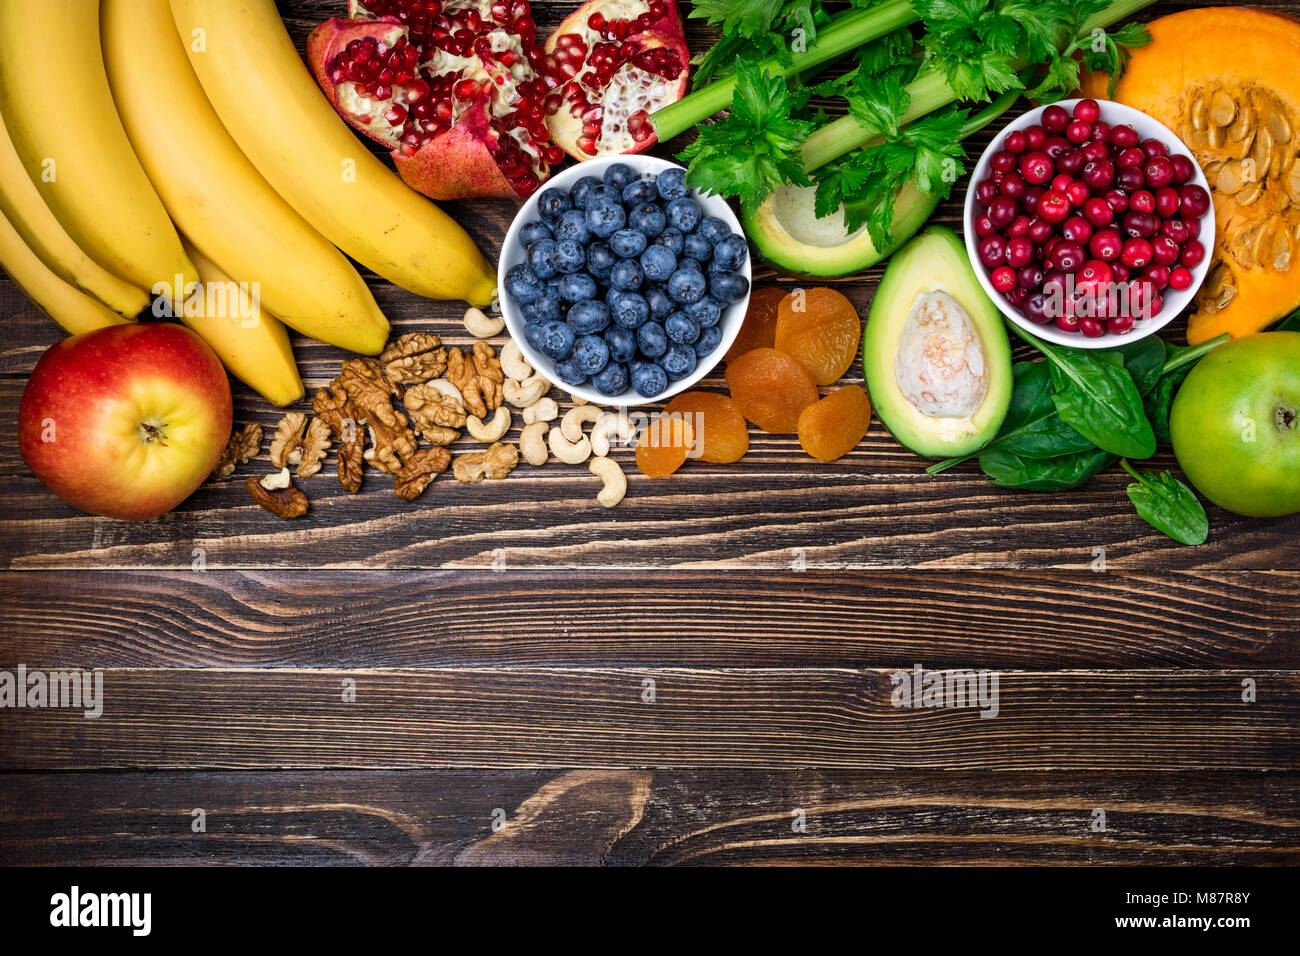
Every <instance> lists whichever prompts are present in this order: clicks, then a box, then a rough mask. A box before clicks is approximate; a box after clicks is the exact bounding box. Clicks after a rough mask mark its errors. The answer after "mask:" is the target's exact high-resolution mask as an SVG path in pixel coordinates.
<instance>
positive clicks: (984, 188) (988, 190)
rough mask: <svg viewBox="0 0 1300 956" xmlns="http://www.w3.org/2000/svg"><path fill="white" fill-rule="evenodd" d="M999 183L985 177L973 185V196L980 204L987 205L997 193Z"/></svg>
mask: <svg viewBox="0 0 1300 956" xmlns="http://www.w3.org/2000/svg"><path fill="white" fill-rule="evenodd" d="M999 188H1000V185H999V184H998V183H995V182H994V181H993V180H991V179H985V180H983V181H981V182H979V183H977V184H976V185H975V198H976V199H977V200H978V201H979V204H980V205H981V206H987V205H988V204H989V203H991V202H992V201H993V197H994V196H996V195H997V194H998V189H999Z"/></svg>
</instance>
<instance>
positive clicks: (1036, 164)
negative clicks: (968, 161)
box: [965, 99, 1214, 348]
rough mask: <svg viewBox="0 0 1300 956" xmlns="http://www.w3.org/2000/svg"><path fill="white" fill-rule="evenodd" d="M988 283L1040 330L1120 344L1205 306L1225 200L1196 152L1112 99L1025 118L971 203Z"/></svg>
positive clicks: (988, 154)
mask: <svg viewBox="0 0 1300 956" xmlns="http://www.w3.org/2000/svg"><path fill="white" fill-rule="evenodd" d="M965 226H966V228H965V232H966V249H967V251H968V252H969V253H970V258H971V263H972V264H973V266H974V268H975V275H976V276H977V277H978V278H979V281H980V283H981V285H983V286H984V291H985V292H987V293H988V294H989V296H990V298H992V299H993V301H994V302H995V303H997V305H998V308H1000V309H1001V310H1002V312H1003V314H1004V315H1006V316H1007V318H1009V319H1010V320H1011V321H1012V322H1014V323H1016V325H1018V326H1019V327H1021V328H1023V329H1025V330H1026V331H1028V332H1029V333H1031V334H1032V335H1035V336H1037V337H1038V338H1041V339H1045V340H1046V341H1049V342H1055V343H1057V344H1060V345H1070V346H1076V347H1079V348H1109V347H1111V346H1115V345H1120V344H1122V343H1124V342H1129V341H1133V340H1134V339H1137V338H1142V337H1144V336H1147V335H1151V334H1153V333H1155V332H1157V331H1159V330H1160V329H1161V328H1163V327H1164V326H1165V325H1167V324H1168V323H1169V322H1170V321H1172V320H1173V318H1174V317H1175V316H1177V315H1178V314H1179V313H1180V312H1181V311H1182V310H1183V309H1184V308H1186V307H1187V306H1188V305H1190V304H1191V301H1192V297H1193V296H1194V295H1195V294H1196V290H1197V289H1198V288H1199V287H1200V285H1201V283H1202V282H1203V281H1204V280H1205V274H1206V272H1207V271H1208V270H1209V267H1210V251H1211V250H1212V249H1213V247H1214V207H1213V204H1212V203H1211V201H1210V187H1209V183H1207V182H1206V180H1205V174H1204V173H1203V172H1201V168H1200V167H1199V166H1198V165H1197V164H1196V162H1195V160H1193V159H1192V156H1191V150H1189V149H1188V148H1187V147H1186V145H1184V144H1183V142H1182V141H1181V140H1179V139H1178V137H1177V136H1175V135H1174V134H1173V133H1172V132H1171V131H1170V130H1169V129H1168V128H1167V127H1165V126H1164V125H1163V124H1161V123H1160V122H1158V121H1156V120H1154V119H1152V118H1151V117H1150V116H1147V115H1146V114H1145V113H1142V112H1140V111H1138V110H1135V109H1132V108H1131V107H1128V106H1124V105H1123V104H1121V103H1114V102H1111V101H1109V100H1101V101H1098V100H1093V99H1078V100H1062V101H1061V102H1059V103H1053V104H1051V105H1049V106H1043V107H1039V108H1038V109H1035V110H1031V111H1030V112H1028V113H1025V114H1024V115H1023V116H1020V117H1019V118H1017V119H1016V120H1014V121H1013V122H1012V123H1010V124H1009V125H1008V126H1007V127H1006V128H1005V129H1003V130H1002V132H1001V133H999V134H998V135H997V136H995V137H994V139H993V142H992V144H991V145H990V146H989V148H988V149H986V150H985V151H984V155H983V156H981V157H980V160H979V163H978V164H976V166H975V171H974V173H973V175H972V176H971V185H970V188H969V189H968V190H967V192H966V206H965Z"/></svg>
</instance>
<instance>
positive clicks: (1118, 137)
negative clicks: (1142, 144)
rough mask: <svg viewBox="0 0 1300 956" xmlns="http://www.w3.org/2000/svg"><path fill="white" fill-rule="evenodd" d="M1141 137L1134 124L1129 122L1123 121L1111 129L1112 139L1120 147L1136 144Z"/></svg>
mask: <svg viewBox="0 0 1300 956" xmlns="http://www.w3.org/2000/svg"><path fill="white" fill-rule="evenodd" d="M1139 139H1140V137H1139V136H1138V134H1137V130H1135V129H1134V128H1133V127H1132V126H1129V125H1128V124H1127V123H1121V124H1119V125H1118V126H1115V127H1112V128H1111V131H1110V141H1111V142H1112V143H1114V144H1115V145H1116V146H1118V147H1119V148H1120V149H1127V148H1129V147H1130V146H1136V145H1137V144H1138V141H1139Z"/></svg>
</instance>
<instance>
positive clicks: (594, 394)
mask: <svg viewBox="0 0 1300 956" xmlns="http://www.w3.org/2000/svg"><path fill="white" fill-rule="evenodd" d="M614 163H626V164H627V165H628V166H630V167H632V169H633V170H634V171H635V172H636V173H638V174H643V173H647V172H649V173H656V174H657V173H660V172H663V170H665V169H680V168H681V167H680V166H679V165H678V164H677V163H672V162H669V161H668V160H666V159H658V158H656V157H654V156H609V157H606V158H603V159H592V160H588V161H587V162H585V163H578V164H577V165H575V166H572V167H570V168H569V169H566V170H564V171H563V172H560V173H557V174H556V175H554V176H552V177H551V178H550V179H549V180H547V181H546V182H545V183H544V184H543V185H542V188H541V189H539V190H538V191H537V192H536V193H534V194H533V195H532V196H530V197H529V198H528V200H527V201H526V202H525V203H524V204H523V206H522V207H521V208H520V210H519V213H518V214H517V215H516V216H515V219H514V222H512V223H511V224H510V229H509V231H508V232H507V233H506V238H505V242H504V243H503V244H502V246H501V261H500V263H499V264H498V266H497V287H498V288H499V289H500V290H501V295H500V304H501V314H502V316H503V317H504V318H505V320H506V328H507V329H508V330H509V332H510V337H511V338H513V339H514V340H515V343H516V344H517V345H518V346H519V349H520V351H521V352H523V353H524V358H526V359H528V364H529V365H531V366H532V367H533V368H535V369H537V371H539V372H541V373H542V376H543V377H544V378H546V379H548V380H550V381H551V382H553V383H554V384H555V385H556V387H557V388H560V389H563V390H566V391H568V392H570V393H572V394H574V395H577V396H578V397H580V398H584V399H586V400H587V401H588V402H591V403H592V404H596V405H616V406H632V405H649V404H658V403H660V402H666V401H667V400H668V399H670V398H671V397H672V396H674V395H676V394H678V393H679V392H684V391H686V390H687V389H689V388H690V387H691V386H692V385H694V384H695V383H697V382H699V381H700V380H701V379H702V378H704V376H706V375H708V374H709V373H710V372H711V371H713V369H714V368H716V367H717V365H718V363H719V362H720V361H722V357H723V356H724V355H726V354H727V349H729V348H731V344H732V343H733V342H735V341H736V336H737V335H738V334H739V333H740V325H741V323H742V322H744V320H745V309H746V308H748V306H749V295H748V293H746V295H745V297H744V298H743V299H741V300H740V301H739V302H735V303H732V304H731V305H730V306H728V307H727V308H726V309H724V310H723V312H722V318H721V319H720V320H719V323H718V324H719V328H721V329H722V341H721V342H719V343H718V347H717V348H716V349H714V350H713V352H712V353H711V354H710V355H707V356H705V357H704V358H702V359H700V360H699V363H698V364H697V365H696V366H695V371H694V372H692V373H691V374H690V375H688V376H686V377H685V378H681V379H678V380H677V381H675V382H669V383H668V388H666V389H665V390H664V391H663V392H661V393H660V394H658V395H655V396H653V397H652V398H646V397H645V396H644V395H642V394H641V393H639V392H637V391H635V390H634V389H632V388H628V390H627V391H626V392H624V393H623V394H622V395H602V394H601V393H600V392H598V391H596V390H595V389H594V388H592V387H591V386H590V385H568V384H566V383H564V382H561V381H560V380H559V379H558V378H557V377H556V375H555V362H554V361H553V360H552V359H551V358H549V357H547V356H545V355H543V354H542V353H541V352H539V351H537V350H536V349H535V348H533V347H532V346H531V345H529V344H528V343H527V342H526V341H525V340H524V317H523V315H522V314H521V313H520V308H519V303H517V302H515V301H514V300H513V299H511V297H510V296H509V295H507V294H506V292H505V279H506V271H507V270H508V269H510V267H511V266H514V265H517V264H518V263H520V262H523V261H524V246H523V243H522V242H520V241H519V230H521V229H522V228H523V227H524V223H526V222H530V221H531V220H533V219H537V218H538V215H537V197H538V196H539V195H541V193H542V192H543V191H544V190H546V189H551V188H555V187H559V188H561V189H565V190H568V189H571V188H572V187H573V184H574V183H575V182H577V181H578V180H579V179H581V178H582V177H583V176H595V177H596V178H597V179H601V178H602V177H603V176H604V175H605V170H606V169H607V168H608V167H610V166H611V165H613V164H614ZM691 195H692V196H694V197H695V199H696V200H697V201H698V202H699V204H700V207H701V208H702V209H703V210H704V215H706V216H717V217H718V218H719V219H721V220H722V221H723V222H725V223H726V224H727V225H728V226H730V227H731V231H732V232H734V233H736V234H737V235H740V236H743V235H744V234H745V232H744V230H743V229H741V227H740V223H739V221H737V219H736V215H735V213H733V212H732V211H731V207H730V206H728V205H727V201H726V200H725V199H723V198H722V197H721V196H702V195H700V194H699V193H698V192H696V191H694V190H692V191H691ZM751 255H752V254H751ZM750 258H751V256H746V257H745V264H744V266H742V267H741V268H740V269H739V270H738V271H739V272H740V274H741V275H743V276H744V277H745V279H746V280H747V281H749V282H751V283H752V282H753V273H752V272H751V270H750Z"/></svg>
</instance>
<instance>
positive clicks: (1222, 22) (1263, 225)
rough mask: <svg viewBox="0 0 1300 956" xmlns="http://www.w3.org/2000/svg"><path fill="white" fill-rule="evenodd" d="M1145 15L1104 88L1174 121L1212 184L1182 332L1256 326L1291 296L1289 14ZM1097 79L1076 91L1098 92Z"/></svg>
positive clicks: (1298, 245)
mask: <svg viewBox="0 0 1300 956" xmlns="http://www.w3.org/2000/svg"><path fill="white" fill-rule="evenodd" d="M1147 26H1148V28H1149V29H1150V30H1151V37H1152V42H1151V43H1150V44H1149V45H1147V46H1145V47H1142V48H1141V49H1139V50H1135V51H1133V56H1132V58H1131V59H1130V60H1129V61H1128V67H1127V69H1126V70H1125V71H1124V75H1123V77H1122V78H1121V79H1120V82H1119V86H1118V87H1117V89H1116V92H1115V99H1117V100H1118V101H1119V102H1121V103H1125V104H1127V105H1129V106H1132V107H1134V108H1135V109H1139V110H1142V111H1143V112H1144V113H1147V114H1149V115H1150V116H1153V117H1155V118H1156V119H1158V120H1160V121H1161V122H1162V123H1164V124H1165V125H1166V126H1168V127H1169V128H1170V129H1172V130H1173V131H1174V132H1176V133H1177V134H1178V135H1179V136H1180V137H1181V138H1182V140H1183V141H1184V142H1185V143H1187V145H1188V146H1189V147H1190V148H1191V150H1192V152H1193V154H1194V155H1195V157H1196V159H1197V161H1198V162H1199V163H1200V164H1201V168H1202V169H1204V170H1205V176H1206V179H1208V180H1209V181H1210V187H1211V191H1212V192H1213V195H1214V213H1215V221H1216V236H1215V244H1214V252H1213V262H1212V266H1211V268H1210V272H1209V275H1208V276H1207V277H1206V280H1205V284H1204V285H1203V286H1202V287H1201V290H1200V292H1199V293H1197V296H1196V303H1195V312H1194V314H1193V315H1192V316H1191V319H1190V320H1189V322H1188V327H1187V340H1188V341H1189V342H1191V343H1192V344H1196V343H1198V342H1204V341H1206V340H1207V339H1212V338H1214V337H1215V336H1216V335H1220V334H1222V333H1224V332H1229V333H1231V334H1232V336H1233V337H1234V338H1236V337H1239V336H1242V335H1249V334H1250V333H1252V332H1258V331H1260V330H1261V329H1263V328H1265V327H1266V326H1268V325H1270V324H1271V323H1273V322H1274V321H1276V320H1277V319H1279V318H1280V317H1282V316H1283V315H1286V314H1287V313H1289V312H1291V311H1292V310H1293V309H1295V308H1296V307H1297V306H1300V162H1297V155H1300V21H1298V20H1295V19H1293V18H1291V17H1287V16H1283V15H1281V14H1277V13H1269V12H1267V11H1264V10H1254V9H1250V8H1243V7H1235V6H1234V7H1217V8H1207V9H1201V10H1185V11H1183V12H1181V13H1175V14H1171V15H1170V16H1167V17H1161V18H1160V19H1158V20H1154V21H1152V22H1151V23H1149V24H1148V25H1147ZM1106 81H1107V77H1106V76H1105V75H1097V74H1094V75H1092V76H1089V77H1087V78H1086V79H1085V81H1084V90H1085V92H1086V93H1087V94H1088V95H1092V96H1102V97H1104V96H1105V95H1106Z"/></svg>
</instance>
